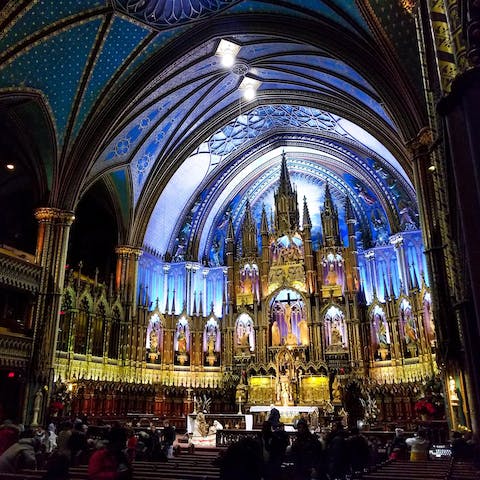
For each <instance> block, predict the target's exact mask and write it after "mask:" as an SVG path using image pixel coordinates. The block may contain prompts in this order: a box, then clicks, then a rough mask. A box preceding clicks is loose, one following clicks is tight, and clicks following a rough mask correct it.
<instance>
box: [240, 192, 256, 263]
mask: <svg viewBox="0 0 480 480" xmlns="http://www.w3.org/2000/svg"><path fill="white" fill-rule="evenodd" d="M242 254H243V256H244V257H246V256H256V255H257V227H256V225H255V221H254V220H253V216H252V209H251V207H250V202H249V201H248V200H247V205H246V207H245V217H244V219H243V224H242Z"/></svg>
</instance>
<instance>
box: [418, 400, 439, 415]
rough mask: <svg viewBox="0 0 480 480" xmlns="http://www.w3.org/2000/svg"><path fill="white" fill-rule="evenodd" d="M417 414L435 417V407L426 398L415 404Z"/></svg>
mask: <svg viewBox="0 0 480 480" xmlns="http://www.w3.org/2000/svg"><path fill="white" fill-rule="evenodd" d="M415 412H417V413H418V414H420V415H433V414H434V413H435V407H434V406H433V403H432V402H430V401H429V400H427V399H426V398H421V399H420V400H418V401H417V403H416V404H415Z"/></svg>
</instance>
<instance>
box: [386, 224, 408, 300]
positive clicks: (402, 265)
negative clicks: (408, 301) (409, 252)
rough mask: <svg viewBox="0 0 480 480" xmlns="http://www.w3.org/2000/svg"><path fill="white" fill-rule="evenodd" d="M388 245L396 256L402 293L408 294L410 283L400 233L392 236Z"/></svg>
mask: <svg viewBox="0 0 480 480" xmlns="http://www.w3.org/2000/svg"><path fill="white" fill-rule="evenodd" d="M390 243H391V244H392V245H393V246H394V248H395V255H396V256H397V265H398V271H399V273H400V279H401V281H402V285H403V291H404V293H405V294H408V288H409V286H410V282H409V281H408V267H407V262H406V259H405V250H404V249H403V236H402V234H401V233H397V234H396V235H392V236H391V237H390Z"/></svg>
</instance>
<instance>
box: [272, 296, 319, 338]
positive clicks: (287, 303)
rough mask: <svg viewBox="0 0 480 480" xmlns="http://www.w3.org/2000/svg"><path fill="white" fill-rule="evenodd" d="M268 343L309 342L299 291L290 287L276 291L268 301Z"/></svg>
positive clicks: (305, 315)
mask: <svg viewBox="0 0 480 480" xmlns="http://www.w3.org/2000/svg"><path fill="white" fill-rule="evenodd" d="M269 319H270V336H269V342H270V343H269V345H270V346H271V347H280V346H282V345H291V346H296V345H303V346H307V345H309V343H310V337H309V332H308V323H307V311H306V308H305V302H304V300H303V297H302V296H301V295H300V293H299V292H297V291H295V290H291V289H284V290H280V291H278V292H277V293H276V294H275V295H274V296H273V297H272V299H271V302H270V311H269Z"/></svg>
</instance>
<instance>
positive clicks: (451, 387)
mask: <svg viewBox="0 0 480 480" xmlns="http://www.w3.org/2000/svg"><path fill="white" fill-rule="evenodd" d="M448 393H449V395H450V403H451V404H452V406H453V407H457V406H458V405H459V403H460V399H459V398H458V394H457V384H456V383H455V379H454V378H453V377H452V376H450V377H449V378H448Z"/></svg>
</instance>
